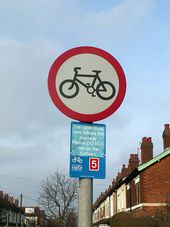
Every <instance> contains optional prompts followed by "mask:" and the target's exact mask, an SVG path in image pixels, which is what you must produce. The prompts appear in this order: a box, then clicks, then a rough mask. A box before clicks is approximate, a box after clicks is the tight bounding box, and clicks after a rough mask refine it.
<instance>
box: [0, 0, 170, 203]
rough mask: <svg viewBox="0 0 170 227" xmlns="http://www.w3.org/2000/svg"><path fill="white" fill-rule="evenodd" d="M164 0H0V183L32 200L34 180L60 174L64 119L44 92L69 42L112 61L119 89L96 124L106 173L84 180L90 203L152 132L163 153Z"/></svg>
mask: <svg viewBox="0 0 170 227" xmlns="http://www.w3.org/2000/svg"><path fill="white" fill-rule="evenodd" d="M169 8H170V2H169V1H168V0H164V1H161V0H139V1H136V0H119V1H118V0H109V1H102V0H93V1H91V0H86V1H82V0H81V1H80V0H69V1H66V0H48V1H47V0H36V1H33V0H30V1H23V0H13V1H11V0H1V6H0V190H3V191H4V192H6V193H8V194H10V195H11V196H14V197H15V198H19V197H20V194H21V193H22V194H23V205H25V206H31V205H37V198H38V195H39V190H40V184H41V182H42V180H43V179H45V178H46V177H47V176H49V175H50V174H52V173H54V172H55V171H56V170H64V171H65V172H66V173H68V169H69V152H70V127H71V122H72V119H70V118H68V117H67V116H65V115H64V114H63V113H61V112H60V111H59V110H58V109H57V108H56V106H55V105H54V104H53V102H52V100H51V99H50V96H49V92H48V88H47V78H48V73H49V70H50V67H51V65H52V63H53V62H54V60H55V59H56V58H57V57H58V56H59V55H61V54H62V53H63V52H64V51H66V50H68V49H71V48H74V47H77V46H95V47H98V48H101V49H104V50H106V51H107V52H109V53H110V54H112V55H113V56H114V57H115V58H116V59H117V60H118V61H119V62H120V64H121V66H122V68H123V70H124V72H125V75H126V80H127V91H126V96H125V99H124V101H123V103H122V105H121V107H120V108H119V109H118V110H117V111H116V112H115V113H114V114H113V115H111V116H110V117H108V118H107V119H104V120H102V121H99V122H97V123H101V124H106V142H107V143H106V155H107V159H106V162H107V163H106V164H107V165H106V168H107V171H106V179H104V180H94V200H95V199H96V198H97V197H98V196H99V194H100V193H101V192H102V191H105V189H107V188H108V187H109V184H111V181H112V179H113V178H115V177H116V175H117V173H118V171H120V170H121V168H122V164H127V163H128V159H129V155H130V154H131V153H137V152H139V149H138V148H139V147H140V142H141V139H142V137H144V136H147V137H152V140H153V144H154V155H157V154H159V153H160V152H162V151H163V145H162V131H163V127H164V126H163V125H164V124H165V123H170V95H169V86H170V85H169V84H170V64H169V59H170V45H169V40H170V14H169Z"/></svg>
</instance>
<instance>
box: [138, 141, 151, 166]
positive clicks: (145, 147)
mask: <svg viewBox="0 0 170 227" xmlns="http://www.w3.org/2000/svg"><path fill="white" fill-rule="evenodd" d="M140 148H141V164H143V163H145V162H148V161H149V160H151V159H153V143H152V138H151V137H148V138H147V137H143V138H142V143H141V147H140Z"/></svg>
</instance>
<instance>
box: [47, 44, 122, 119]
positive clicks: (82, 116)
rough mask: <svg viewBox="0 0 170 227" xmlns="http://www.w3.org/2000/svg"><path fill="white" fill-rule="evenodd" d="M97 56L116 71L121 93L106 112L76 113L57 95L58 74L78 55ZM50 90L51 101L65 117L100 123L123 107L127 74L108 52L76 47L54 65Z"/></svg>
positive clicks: (50, 75)
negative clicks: (62, 67) (70, 59)
mask: <svg viewBox="0 0 170 227" xmlns="http://www.w3.org/2000/svg"><path fill="white" fill-rule="evenodd" d="M85 53H87V54H95V55H98V56H100V57H102V58H104V59H105V60H107V61H108V62H109V63H110V64H111V65H112V66H113V68H114V69H115V71H116V73H117V75H118V79H119V91H118V94H117V97H116V99H115V100H114V102H113V103H112V104H111V105H110V106H109V107H108V108H107V109H105V110H104V111H102V112H99V113H96V114H81V113H78V112H75V111H73V110H71V109H70V108H68V107H67V106H66V105H65V104H64V103H63V102H62V100H61V99H60V97H59V96H58V94H57V91H56V79H57V73H58V70H59V69H60V67H61V65H62V64H63V63H64V62H65V61H66V60H68V59H69V58H71V57H73V56H75V55H78V54H85ZM48 90H49V93H50V96H51V99H52V101H53V103H54V104H55V105H56V107H57V108H58V109H59V110H60V111H61V112H63V113H64V114H65V115H67V116H68V117H70V118H73V119H75V120H79V121H82V122H93V121H99V120H102V119H104V118H106V117H109V116H110V115H111V114H113V113H114V112H115V111H116V110H117V109H118V108H119V106H120V105H121V103H122V102H123V99H124V96H125V93H126V78H125V74H124V72H123V69H122V67H121V66H120V64H119V62H118V61H117V60H116V59H115V58H114V57H113V56H112V55H111V54H109V53H108V52H106V51H104V50H102V49H99V48H96V47H91V46H82V47H76V48H73V49H70V50H68V51H66V52H64V53H63V54H61V55H60V56H59V57H58V58H57V59H56V60H55V61H54V63H53V64H52V66H51V69H50V71H49V76H48Z"/></svg>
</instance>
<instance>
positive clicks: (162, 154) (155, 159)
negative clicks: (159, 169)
mask: <svg viewBox="0 0 170 227" xmlns="http://www.w3.org/2000/svg"><path fill="white" fill-rule="evenodd" d="M169 154H170V148H167V149H166V150H165V151H164V152H162V153H161V154H159V155H157V156H156V157H154V158H153V159H151V160H149V161H148V162H145V163H144V164H141V165H139V166H138V167H137V169H138V171H139V172H141V171H142V170H144V169H146V168H147V167H149V166H151V165H153V164H154V163H155V162H159V161H160V160H161V159H163V158H164V157H166V156H168V155H169Z"/></svg>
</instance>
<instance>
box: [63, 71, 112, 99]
mask: <svg viewBox="0 0 170 227" xmlns="http://www.w3.org/2000/svg"><path fill="white" fill-rule="evenodd" d="M80 69H81V67H74V72H75V73H74V77H73V79H67V80H64V81H63V82H61V84H60V86H59V91H60V93H61V95H62V96H63V97H64V98H68V99H71V98H74V97H76V96H77V95H78V94H79V84H81V85H82V86H84V87H85V88H86V89H87V92H88V93H89V94H91V95H92V97H96V95H97V96H98V97H99V98H100V99H102V100H110V99H112V98H113V97H114V96H115V93H116V89H115V86H114V85H113V84H112V83H110V82H109V81H102V80H101V78H100V77H99V73H101V72H102V71H101V70H92V72H94V74H92V75H89V74H79V72H78V70H80ZM81 78H93V80H92V83H84V82H82V81H81ZM96 82H98V84H97V85H96Z"/></svg>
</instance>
